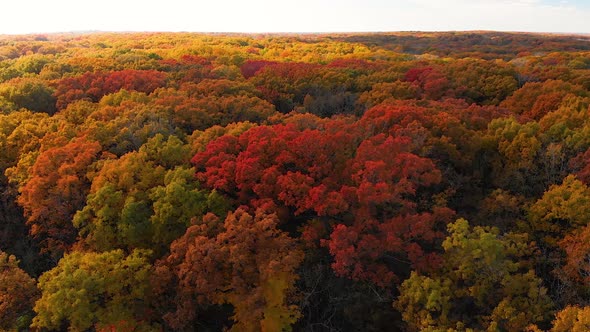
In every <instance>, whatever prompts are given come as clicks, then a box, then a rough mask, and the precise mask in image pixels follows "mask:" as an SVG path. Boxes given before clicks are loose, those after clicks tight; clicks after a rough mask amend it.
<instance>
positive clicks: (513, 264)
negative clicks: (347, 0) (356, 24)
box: [0, 32, 590, 332]
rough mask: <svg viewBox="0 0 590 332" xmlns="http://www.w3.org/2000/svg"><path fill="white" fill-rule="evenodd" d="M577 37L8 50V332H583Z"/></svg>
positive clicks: (9, 40)
mask: <svg viewBox="0 0 590 332" xmlns="http://www.w3.org/2000/svg"><path fill="white" fill-rule="evenodd" d="M589 113H590V38H588V37H586V36H566V35H543V34H524V33H498V32H447V33H419V32H414V33H410V32H407V33H380V34H377V33H376V34H333V35H329V34H311V35H296V34H282V35H281V34H259V35H248V34H193V33H91V34H73V33H72V34H49V35H22V36H0V151H1V153H0V193H1V195H0V330H7V331H17V330H18V331H22V330H28V329H36V330H40V331H195V330H204V331H223V330H230V331H310V332H311V331H531V332H533V331H555V332H557V331H587V330H590V323H589V322H588V318H587V317H588V314H589V312H590V260H589V257H590V187H589V186H590V164H589V163H590V114H589Z"/></svg>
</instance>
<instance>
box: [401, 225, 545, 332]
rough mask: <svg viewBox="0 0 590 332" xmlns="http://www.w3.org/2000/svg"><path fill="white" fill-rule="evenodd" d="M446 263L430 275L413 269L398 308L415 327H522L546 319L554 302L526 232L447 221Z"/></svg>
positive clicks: (490, 328) (508, 328)
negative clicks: (538, 272) (536, 265)
mask: <svg viewBox="0 0 590 332" xmlns="http://www.w3.org/2000/svg"><path fill="white" fill-rule="evenodd" d="M448 230H449V233H450V234H449V236H448V237H447V238H446V239H445V241H444V242H443V248H444V250H445V254H444V263H443V264H444V265H443V268H442V269H441V270H439V271H437V272H436V273H434V274H433V276H432V277H428V276H422V275H419V274H417V273H412V275H411V276H410V278H409V279H407V280H406V281H405V282H404V283H403V284H402V285H401V287H400V296H399V298H398V300H397V301H396V302H395V304H394V305H395V307H396V308H397V309H398V310H400V312H401V313H402V317H403V319H404V320H405V321H406V322H407V323H408V325H409V327H410V328H411V329H412V330H416V331H418V330H423V329H426V330H428V329H433V330H437V329H441V330H446V329H454V328H458V327H459V326H464V327H469V328H472V329H475V330H488V331H495V330H507V331H521V330H523V329H524V328H525V327H526V326H527V325H529V324H530V323H535V322H542V321H545V320H546V318H547V315H548V313H549V310H550V308H551V306H552V303H551V299H550V298H549V297H548V295H547V290H546V289H545V288H544V287H543V286H542V280H541V279H539V278H538V277H537V276H536V275H535V272H534V269H533V265H532V262H531V256H532V255H534V253H535V251H534V248H533V247H532V246H531V245H530V244H529V243H528V241H527V237H526V236H525V235H517V234H504V235H500V234H499V232H498V229H496V228H484V227H474V228H471V227H469V224H468V222H467V221H466V220H464V219H459V220H457V221H456V222H455V223H452V224H449V225H448Z"/></svg>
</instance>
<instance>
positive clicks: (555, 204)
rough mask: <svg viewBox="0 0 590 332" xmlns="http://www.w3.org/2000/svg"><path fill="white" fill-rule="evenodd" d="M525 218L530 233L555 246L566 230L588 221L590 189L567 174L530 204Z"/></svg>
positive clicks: (589, 220)
mask: <svg viewBox="0 0 590 332" xmlns="http://www.w3.org/2000/svg"><path fill="white" fill-rule="evenodd" d="M528 219H529V223H530V227H531V234H532V235H534V236H535V237H537V238H538V239H539V240H540V243H541V244H543V245H547V246H549V247H550V248H555V247H556V246H557V242H558V241H559V240H561V239H562V238H563V237H564V236H565V235H566V234H568V233H570V232H571V231H573V230H575V229H578V228H580V227H583V226H586V225H588V223H589V222H590V189H589V188H588V187H587V186H586V185H585V184H584V183H582V182H581V181H579V180H578V179H577V178H576V177H575V176H574V175H569V176H567V177H566V178H565V179H564V180H563V182H562V183H561V184H560V185H553V186H551V187H549V189H548V190H547V191H546V192H545V193H544V194H543V197H541V198H540V199H539V200H537V201H536V202H535V203H534V204H533V205H532V206H531V207H530V209H529V214H528Z"/></svg>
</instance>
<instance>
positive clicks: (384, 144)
mask: <svg viewBox="0 0 590 332" xmlns="http://www.w3.org/2000/svg"><path fill="white" fill-rule="evenodd" d="M394 118H395V120H394ZM421 118H424V121H425V122H428V121H429V120H427V116H426V114H424V113H423V112H421V111H420V110H419V109H412V108H411V107H410V106H408V107H407V108H402V107H399V108H391V107H390V108H387V107H383V108H376V109H375V110H371V111H368V112H367V113H366V115H365V117H364V118H363V119H361V120H360V121H358V122H357V123H354V124H349V125H344V124H341V126H339V127H338V126H336V127H331V128H324V129H313V130H312V129H307V130H300V129H297V128H296V127H295V126H294V125H275V126H271V127H269V126H259V127H255V128H252V129H250V130H249V131H247V132H245V133H244V134H242V135H240V136H239V137H237V138H236V137H234V136H224V137H221V138H219V139H217V140H215V141H213V142H211V143H210V144H209V145H208V146H207V148H206V149H205V151H203V152H201V153H198V154H196V155H195V156H194V158H193V159H192V162H193V163H194V164H195V166H196V168H197V174H196V176H197V179H199V180H200V181H202V182H203V183H204V184H205V185H206V186H208V187H209V188H211V189H216V190H219V191H221V192H224V193H225V194H227V195H229V196H232V197H233V198H234V199H236V200H237V201H238V203H239V204H244V205H247V206H252V207H261V206H266V207H267V208H268V207H270V208H274V209H275V210H276V209H279V208H280V207H288V208H290V209H291V211H292V213H293V214H294V215H298V214H302V213H313V214H315V215H317V216H318V217H338V216H340V217H339V220H343V219H341V217H342V216H343V215H347V214H350V215H351V216H352V217H353V218H352V219H353V220H354V222H353V224H352V225H345V224H340V225H336V226H335V228H334V230H333V233H332V235H331V237H330V239H329V240H325V241H324V242H323V243H324V244H325V245H326V246H328V247H329V248H330V252H331V253H332V255H333V256H334V259H335V262H334V265H333V267H334V270H335V271H336V272H337V273H338V274H340V275H343V276H347V277H352V278H354V279H363V280H371V281H373V282H374V283H376V284H379V285H382V286H385V285H386V284H387V283H389V282H390V281H392V280H393V279H394V273H393V271H391V270H390V269H389V266H390V265H391V264H390V263H391V262H389V263H383V261H387V259H386V257H388V256H389V255H391V254H392V253H394V255H400V257H405V258H406V259H407V262H408V263H409V264H411V265H412V266H413V267H415V268H420V267H425V266H428V265H429V264H430V263H431V262H433V261H436V259H435V258H434V256H433V255H430V254H428V253H425V251H426V250H427V249H425V248H423V244H424V243H431V242H432V241H433V240H434V239H435V238H437V237H439V236H441V234H439V233H437V232H434V231H433V227H434V225H435V224H436V223H437V222H439V221H440V222H447V221H449V220H450V218H448V217H449V216H450V215H451V213H450V211H449V210H447V209H438V210H437V212H432V213H430V212H418V210H417V204H416V202H415V201H414V199H413V198H414V197H415V196H416V195H417V194H418V191H419V190H420V189H422V188H428V187H430V186H432V185H434V184H437V183H439V182H440V181H441V173H440V172H439V171H438V170H437V169H436V167H435V165H434V163H433V162H432V161H431V160H430V159H428V158H424V157H420V156H418V155H416V154H414V153H412V152H411V148H412V144H411V143H412V139H411V138H409V137H407V136H404V135H401V134H400V133H399V131H400V126H404V127H405V121H409V122H410V123H413V122H415V121H416V120H417V119H421ZM430 121H431V120H430ZM369 128H371V129H372V130H368V129H369ZM365 137H366V138H365ZM308 235H309V236H310V237H311V238H314V236H313V235H312V234H308ZM311 238H310V239H311ZM351 250H353V251H354V252H352V253H351V252H350V251H351Z"/></svg>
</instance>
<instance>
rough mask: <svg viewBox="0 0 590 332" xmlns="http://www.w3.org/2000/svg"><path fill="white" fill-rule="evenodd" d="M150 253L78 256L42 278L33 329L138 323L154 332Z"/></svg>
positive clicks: (88, 327)
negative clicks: (151, 304)
mask: <svg viewBox="0 0 590 332" xmlns="http://www.w3.org/2000/svg"><path fill="white" fill-rule="evenodd" d="M149 256H150V252H149V251H139V250H137V251H133V252H132V253H131V254H130V255H128V256H127V255H125V253H124V252H123V251H122V250H115V251H108V252H104V253H93V252H86V253H84V252H74V253H71V254H67V255H65V256H64V258H62V259H61V260H60V262H59V264H58V265H57V266H56V267H55V268H53V269H52V270H50V271H48V272H46V273H44V274H43V275H42V276H41V277H40V278H39V289H40V290H41V298H40V299H39V300H38V301H37V302H36V303H35V312H36V313H37V315H36V316H35V318H34V319H33V324H32V327H36V328H46V329H50V330H57V329H61V328H63V327H67V329H68V330H69V331H83V330H87V329H90V328H93V327H95V328H100V327H106V326H107V325H115V326H116V325H117V324H118V323H120V322H135V325H136V326H137V328H138V329H139V330H142V331H146V330H149V327H150V323H149V320H150V317H149V314H148V311H147V309H148V306H147V304H148V299H149V297H150V287H149V276H150V269H151V265H150V263H149Z"/></svg>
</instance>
